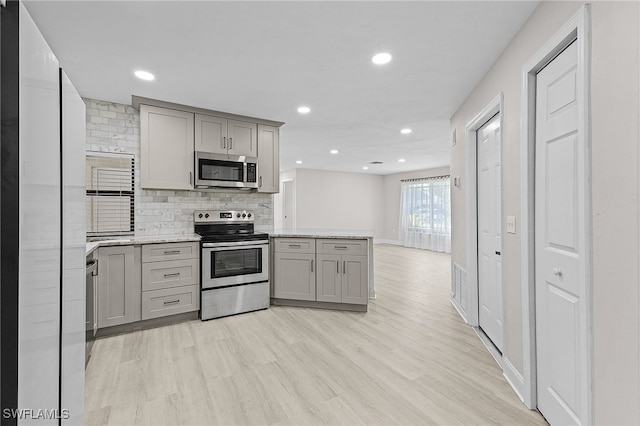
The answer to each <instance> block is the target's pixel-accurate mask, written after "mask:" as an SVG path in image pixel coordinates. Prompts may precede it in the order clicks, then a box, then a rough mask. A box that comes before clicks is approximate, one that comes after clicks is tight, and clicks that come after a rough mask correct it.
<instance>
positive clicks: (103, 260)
mask: <svg viewBox="0 0 640 426" xmlns="http://www.w3.org/2000/svg"><path fill="white" fill-rule="evenodd" d="M98 250H99V252H98V268H99V269H98V328H102V327H110V326H113V325H119V324H126V323H130V322H133V321H137V320H139V319H140V318H136V306H135V302H136V301H138V302H139V301H140V288H138V289H137V294H136V288H135V280H134V256H133V251H134V249H133V246H118V247H102V248H100V249H98ZM138 311H139V310H138Z"/></svg>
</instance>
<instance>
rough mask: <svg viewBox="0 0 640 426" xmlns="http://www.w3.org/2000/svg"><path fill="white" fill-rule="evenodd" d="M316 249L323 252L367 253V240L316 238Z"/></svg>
mask: <svg viewBox="0 0 640 426" xmlns="http://www.w3.org/2000/svg"><path fill="white" fill-rule="evenodd" d="M316 244H317V246H316V249H317V252H318V253H322V254H351V255H360V256H366V255H367V240H337V239H324V240H316Z"/></svg>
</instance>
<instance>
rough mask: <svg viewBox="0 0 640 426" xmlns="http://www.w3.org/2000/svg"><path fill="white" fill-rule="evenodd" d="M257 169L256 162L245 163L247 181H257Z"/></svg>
mask: <svg viewBox="0 0 640 426" xmlns="http://www.w3.org/2000/svg"><path fill="white" fill-rule="evenodd" d="M257 175H258V170H257V164H256V163H247V182H250V183H256V182H257V181H258V177H257Z"/></svg>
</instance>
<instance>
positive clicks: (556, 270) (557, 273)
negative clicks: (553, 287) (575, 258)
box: [553, 268, 562, 277]
mask: <svg viewBox="0 0 640 426" xmlns="http://www.w3.org/2000/svg"><path fill="white" fill-rule="evenodd" d="M553 275H555V276H556V277H561V276H562V269H560V268H553Z"/></svg>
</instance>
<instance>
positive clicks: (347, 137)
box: [27, 1, 538, 174]
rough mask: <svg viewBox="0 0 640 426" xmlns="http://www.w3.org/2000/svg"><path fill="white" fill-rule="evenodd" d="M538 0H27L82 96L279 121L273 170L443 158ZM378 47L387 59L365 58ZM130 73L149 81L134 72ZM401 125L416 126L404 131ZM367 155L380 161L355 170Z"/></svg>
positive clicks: (411, 165)
mask: <svg viewBox="0 0 640 426" xmlns="http://www.w3.org/2000/svg"><path fill="white" fill-rule="evenodd" d="M537 3H538V2H537V1H534V2H527V1H506V2H493V1H472V2H461V1H444V2H436V1H427V2H423V1H410V2H400V1H378V2H363V1H346V2H337V1H335V2H334V1H325V2H308V1H300V2H291V1H288V2H275V1H259V2H246V1H234V2H230V1H195V2H187V1H107V2H99V1H66V2H65V1H63V2H58V1H28V2H27V9H28V10H29V12H30V13H31V15H32V16H33V18H34V20H35V21H36V23H37V24H38V27H39V28H40V30H41V31H42V33H43V34H44V36H45V38H46V39H47V40H48V42H49V44H50V45H51V47H52V49H53V50H54V52H55V53H56V55H57V57H58V59H59V60H60V63H61V66H62V67H63V68H64V69H65V71H66V72H67V74H68V75H69V77H70V78H71V80H72V81H73V82H74V84H75V86H76V88H77V89H78V91H79V92H80V94H81V95H82V96H83V97H88V98H94V99H101V100H106V101H112V102H118V103H123V104H130V103H131V95H139V96H144V97H149V98H155V99H160V100H165V101H170V102H176V103H181V104H186V105H192V106H197V107H201V108H208V109H214V110H218V111H226V112H232V113H236V114H242V115H249V116H254V117H260V118H265V119H270V120H276V121H283V122H285V123H286V124H285V125H284V126H283V127H282V128H281V136H280V140H281V170H286V169H290V168H294V167H305V168H314V169H326V170H341V171H353V172H366V173H377V174H389V173H397V172H403V171H411V170H419V169H425V168H431V167H439V166H446V165H448V164H449V152H450V145H451V135H450V130H449V118H450V117H451V115H453V113H454V112H455V111H456V109H457V108H458V106H459V105H460V104H461V103H462V101H463V100H464V99H465V98H466V96H467V95H468V94H469V92H470V91H471V90H472V88H473V87H474V86H475V85H476V84H477V82H478V81H479V80H480V79H481V78H482V76H483V75H484V74H485V73H486V72H487V71H488V69H489V67H490V66H491V64H492V63H493V62H494V61H495V59H496V58H497V57H498V56H499V54H500V53H501V52H502V51H503V50H504V48H505V47H506V46H507V44H508V43H509V41H510V40H511V39H512V38H513V36H514V35H515V34H516V32H517V31H518V30H519V29H520V27H521V26H522V24H523V23H524V22H525V21H526V19H527V18H528V16H529V15H530V14H531V12H532V11H533V9H534V8H535V7H536V5H537ZM381 51H387V52H389V53H391V54H392V55H393V60H392V61H391V63H389V64H387V65H384V66H376V65H374V64H372V63H371V57H372V56H373V54H375V53H377V52H381ZM137 69H144V70H147V71H150V72H152V73H154V74H155V76H156V79H155V80H154V81H153V82H144V81H141V80H138V79H137V78H136V77H134V76H133V71H134V70H137ZM300 105H307V106H309V107H310V108H311V113H310V114H308V115H304V116H303V115H301V114H299V113H298V112H297V111H296V109H297V107H298V106H300ZM404 127H410V128H412V129H413V133H412V134H410V135H408V136H405V135H401V134H400V129H402V128H404ZM330 149H337V150H339V151H340V152H339V154H338V155H331V154H330V153H329V150H330ZM400 158H404V159H406V161H405V162H404V163H400V162H398V160H399V159H400ZM296 160H302V161H303V164H301V165H297V164H296V163H295V161H296ZM371 161H383V162H384V164H382V165H378V166H374V165H370V166H369V169H368V170H367V171H364V170H363V169H362V167H363V166H366V165H367V163H369V162H371Z"/></svg>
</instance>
